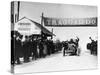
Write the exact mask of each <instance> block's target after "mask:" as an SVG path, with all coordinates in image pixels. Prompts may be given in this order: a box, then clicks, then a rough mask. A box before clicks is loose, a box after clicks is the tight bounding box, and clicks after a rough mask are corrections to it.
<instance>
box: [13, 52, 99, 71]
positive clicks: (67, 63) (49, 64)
mask: <svg viewBox="0 0 100 75" xmlns="http://www.w3.org/2000/svg"><path fill="white" fill-rule="evenodd" d="M96 68H97V57H96V56H93V55H90V54H89V52H86V53H83V54H81V56H65V57H63V54H62V52H60V53H57V54H52V55H50V56H47V57H46V58H41V59H37V60H33V61H32V62H29V63H23V64H21V65H16V66H15V73H33V72H48V71H64V70H79V69H96Z"/></svg>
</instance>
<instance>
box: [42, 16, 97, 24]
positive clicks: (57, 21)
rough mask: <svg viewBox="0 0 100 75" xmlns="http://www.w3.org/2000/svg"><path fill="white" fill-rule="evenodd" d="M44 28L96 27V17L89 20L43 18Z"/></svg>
mask: <svg viewBox="0 0 100 75" xmlns="http://www.w3.org/2000/svg"><path fill="white" fill-rule="evenodd" d="M43 20H44V25H45V26H97V17H91V18H49V17H43Z"/></svg>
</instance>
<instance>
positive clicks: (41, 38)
mask: <svg viewBox="0 0 100 75" xmlns="http://www.w3.org/2000/svg"><path fill="white" fill-rule="evenodd" d="M42 39H43V12H42V16H41V41H42Z"/></svg>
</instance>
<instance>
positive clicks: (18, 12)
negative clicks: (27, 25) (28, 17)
mask: <svg viewBox="0 0 100 75" xmlns="http://www.w3.org/2000/svg"><path fill="white" fill-rule="evenodd" d="M19 9H20V1H18V8H17V12H18V13H17V21H18V20H19Z"/></svg>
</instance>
